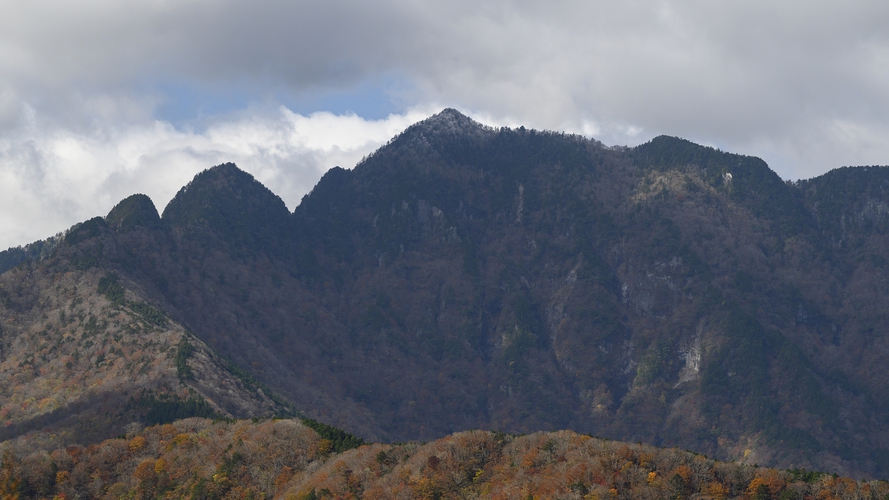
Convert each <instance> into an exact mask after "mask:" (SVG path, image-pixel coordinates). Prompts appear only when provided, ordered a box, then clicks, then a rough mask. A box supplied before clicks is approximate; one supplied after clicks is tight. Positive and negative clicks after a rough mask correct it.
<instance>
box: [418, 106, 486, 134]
mask: <svg viewBox="0 0 889 500" xmlns="http://www.w3.org/2000/svg"><path fill="white" fill-rule="evenodd" d="M411 129H414V130H419V131H422V132H423V133H426V134H429V133H432V134H436V135H459V134H466V133H478V132H483V131H486V130H488V127H486V126H484V125H482V124H481V123H479V122H477V121H475V120H473V119H472V118H470V117H468V116H466V115H464V114H463V113H461V112H459V111H457V110H456V109H454V108H445V109H443V110H442V111H441V112H439V113H437V114H434V115H432V116H430V117H429V118H427V119H425V120H423V121H421V122H419V123H417V124H415V125H414V126H412V127H410V128H409V129H408V130H411Z"/></svg>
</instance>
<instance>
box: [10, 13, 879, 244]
mask: <svg viewBox="0 0 889 500" xmlns="http://www.w3.org/2000/svg"><path fill="white" fill-rule="evenodd" d="M446 106H452V107H456V108H458V109H460V110H461V111H463V112H464V113H466V114H469V115H470V116H473V117H475V118H476V119H478V120H480V121H483V122H485V123H488V124H491V125H508V126H518V125H525V126H527V127H533V128H539V129H551V130H566V131H570V132H576V133H581V134H584V135H587V136H590V137H594V138H596V139H599V140H601V141H602V142H604V143H606V144H625V145H636V144H639V143H642V142H645V141H648V140H649V139H651V138H652V137H655V136H657V135H659V134H669V135H675V136H681V137H685V138H688V139H690V140H693V141H696V142H699V143H703V144H707V145H712V146H715V147H719V148H721V149H723V150H727V151H731V152H737V153H744V154H749V155H755V156H759V157H761V158H763V159H765V160H766V161H767V162H768V163H769V164H770V165H771V167H772V168H773V169H774V170H776V171H777V172H778V174H779V175H781V177H783V178H785V179H799V178H808V177H812V176H815V175H820V174H822V173H824V172H826V171H827V170H830V169H832V168H835V167H839V166H843V165H871V164H881V165H885V164H889V140H886V139H887V138H889V2H885V1H873V2H867V1H860V2H826V1H813V0H808V1H795V0H794V1H789V0H785V1H782V2H774V1H768V2H766V1H758V0H744V1H732V0H726V1H719V0H717V1H714V0H697V1H685V2H669V1H651V0H644V1H643V0H639V1H634V0H623V1H621V2H613V1H607V2H606V1H595V0H582V1H552V0H551V1H549V2H532V1H512V2H507V1H483V0H482V1H480V0H472V1H468V0H467V1H463V0H451V1H448V2H420V1H417V0H375V1H373V2H359V1H354V0H353V1H349V2H347V1H338V0H324V1H299V0H297V1H294V0H282V1H275V0H270V1H263V2H246V1H234V0H128V1H127V2H120V1H117V0H80V1H77V2H58V1H56V0H51V1H50V0H29V1H27V2H24V1H18V0H0V248H6V247H8V246H14V245H19V244H25V243H28V242H30V241H33V240H36V239H39V238H44V237H47V236H49V235H52V234H54V233H56V232H58V231H62V230H64V229H66V228H68V227H69V226H71V225H72V224H74V223H75V222H78V221H82V220H85V219H87V218H90V217H93V216H96V215H105V214H106V213H107V212H108V210H110V209H111V207H113V206H114V204H115V203H116V202H117V201H119V200H120V199H122V198H124V197H125V196H128V195H130V194H133V193H137V192H141V193H146V194H148V195H149V196H150V197H151V198H152V199H153V200H154V202H155V204H156V205H157V207H158V210H159V211H162V210H163V208H164V206H165V205H166V203H167V202H169V200H170V199H171V198H172V196H173V195H174V194H175V193H176V191H177V190H178V189H179V188H180V187H181V186H182V185H184V184H185V183H187V182H188V181H189V180H190V179H191V178H192V177H193V176H194V174H195V173H197V172H199V171H201V170H203V169H205V168H208V167H210V166H213V165H215V164H218V163H222V162H225V161H234V162H236V163H237V164H238V165H239V166H240V167H241V168H243V169H245V170H247V171H249V172H251V173H252V174H254V175H255V176H256V177H257V178H258V179H259V180H260V181H262V182H263V183H264V184H266V185H267V186H268V187H269V188H271V189H272V190H273V191H274V192H276V193H277V194H278V195H280V196H281V197H282V198H283V199H284V201H285V202H286V203H287V206H288V207H289V208H291V209H293V208H294V207H295V206H296V205H297V204H298V203H299V200H300V199H301V198H302V196H303V195H304V194H305V193H306V192H308V191H309V190H310V189H311V188H312V186H313V185H314V184H315V182H316V181H317V180H318V179H319V178H320V176H321V175H322V174H323V172H325V171H326V170H327V169H329V168H331V167H333V166H335V165H341V166H343V167H346V168H350V167H352V166H354V164H355V163H356V162H357V161H358V160H359V159H360V158H361V157H362V156H364V155H365V154H367V153H369V152H371V151H372V150H374V149H375V148H376V147H378V146H379V145H381V144H382V143H385V142H386V140H388V139H389V138H390V137H391V136H393V135H395V134H396V133H398V132H399V131H401V130H402V129H404V128H405V127H406V126H408V125H410V124H411V123H413V122H416V121H418V120H421V119H423V118H425V117H427V116H429V115H431V114H433V113H435V112H437V111H439V110H441V109H442V108H443V107H446Z"/></svg>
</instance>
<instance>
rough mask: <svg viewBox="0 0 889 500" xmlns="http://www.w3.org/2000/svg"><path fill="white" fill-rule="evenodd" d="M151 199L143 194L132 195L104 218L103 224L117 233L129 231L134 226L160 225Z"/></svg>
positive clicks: (158, 216)
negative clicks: (106, 224)
mask: <svg viewBox="0 0 889 500" xmlns="http://www.w3.org/2000/svg"><path fill="white" fill-rule="evenodd" d="M160 221H161V219H160V215H158V213H157V208H155V206H154V203H152V202H151V198H149V197H148V196H146V195H144V194H134V195H132V196H129V197H127V198H125V199H123V200H122V201H121V202H120V203H118V204H117V205H116V206H115V207H114V208H112V209H111V212H109V213H108V215H107V216H106V217H105V222H106V223H108V225H109V226H110V227H111V228H113V229H115V230H117V231H129V230H132V229H135V228H136V226H144V227H154V226H156V225H158V224H160Z"/></svg>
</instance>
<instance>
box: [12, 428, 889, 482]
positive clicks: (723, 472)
mask: <svg viewBox="0 0 889 500" xmlns="http://www.w3.org/2000/svg"><path fill="white" fill-rule="evenodd" d="M4 448H5V449H4ZM0 452H3V457H4V458H3V462H2V464H0V495H3V494H5V493H10V492H18V494H19V498H21V499H23V500H24V499H29V498H50V497H53V496H55V497H56V498H59V496H60V495H64V498H97V499H98V498H108V499H116V498H220V499H227V498H232V499H234V498H288V499H291V498H292V499H299V500H304V499H323V498H330V499H334V498H343V499H345V498H366V499H415V498H428V499H434V498H439V499H450V498H461V499H472V498H491V499H504V500H505V499H514V498H522V499H525V498H530V499H534V498H553V499H555V498H559V499H565V500H570V499H578V500H579V499H607V498H613V499H631V500H638V499H643V498H651V499H660V498H663V499H667V498H702V499H722V498H751V499H758V498H764V499H766V498H776V499H781V500H796V499H799V500H801V499H804V498H807V499H808V498H833V499H838V500H841V499H856V500H859V499H860V500H870V499H874V500H877V499H882V498H884V497H885V496H886V495H889V483H887V482H885V481H879V482H876V481H873V482H858V481H854V480H852V479H849V478H841V477H836V476H831V475H828V474H823V473H814V472H807V471H805V470H799V469H797V470H789V471H779V470H774V469H766V468H757V467H750V466H744V465H739V464H729V463H720V462H717V461H714V460H711V459H709V458H706V457H704V456H701V455H695V454H692V453H689V452H685V451H680V450H676V449H660V448H654V447H651V446H647V445H634V444H626V443H621V442H615V441H604V440H601V439H597V438H591V437H589V436H583V435H579V434H576V433H574V432H570V431H560V432H553V433H544V432H538V433H534V434H531V435H527V436H509V435H506V434H496V433H492V432H484V431H467V432H461V433H458V434H455V435H452V436H448V437H445V438H442V439H439V440H436V441H434V442H431V443H428V444H418V443H408V444H398V445H388V444H374V445H367V446H362V447H360V448H357V449H351V450H348V451H345V452H342V453H335V452H333V451H332V450H331V446H330V441H329V440H325V439H322V438H321V437H320V436H319V435H318V434H317V433H316V432H314V431H312V430H311V429H309V428H308V427H305V426H303V425H302V424H300V423H299V422H296V421H293V420H275V421H263V422H254V423H250V422H244V421H239V422H220V421H216V422H211V421H209V420H203V419H188V420H182V421H178V422H176V423H175V424H172V425H171V424H167V425H163V426H156V427H151V428H148V429H144V430H141V431H139V432H135V433H131V434H129V435H127V436H122V437H121V438H118V439H112V440H108V441H105V442H103V443H100V444H94V445H91V446H88V447H80V446H69V447H67V448H58V449H44V450H34V449H33V447H29V448H27V452H26V453H25V454H19V453H17V452H16V451H15V446H12V445H10V444H7V445H6V446H3V445H0ZM4 498H5V497H4Z"/></svg>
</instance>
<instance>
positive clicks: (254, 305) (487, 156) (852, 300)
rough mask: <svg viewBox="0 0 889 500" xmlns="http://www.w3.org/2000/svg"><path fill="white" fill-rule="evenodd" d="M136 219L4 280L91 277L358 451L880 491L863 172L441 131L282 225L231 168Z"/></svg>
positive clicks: (883, 404) (878, 325)
mask: <svg viewBox="0 0 889 500" xmlns="http://www.w3.org/2000/svg"><path fill="white" fill-rule="evenodd" d="M146 201H148V200H147V199H145V198H144V197H134V198H131V199H128V200H125V201H124V202H122V203H121V205H120V206H119V207H117V208H115V209H114V210H112V212H111V213H110V214H109V216H108V217H107V218H106V219H104V220H103V219H94V220H92V221H87V222H85V223H83V224H82V225H80V226H78V227H76V229H74V230H72V231H70V232H69V233H68V234H67V236H66V237H65V242H64V243H62V244H61V246H60V247H59V249H58V250H56V251H55V254H54V257H52V258H51V259H49V260H44V261H40V260H39V259H37V258H34V259H32V260H30V261H28V262H30V263H26V264H23V265H20V266H19V268H18V269H17V270H15V271H12V273H13V274H11V275H10V274H6V275H4V279H11V278H8V276H13V275H14V276H23V275H22V274H21V273H28V272H30V273H36V272H43V273H51V272H56V273H58V272H62V270H64V269H75V270H76V269H83V270H84V271H82V272H84V273H93V274H92V275H91V276H93V277H92V278H91V279H93V280H94V281H95V280H96V279H99V278H100V277H102V276H104V275H105V273H111V272H113V273H116V274H117V275H118V276H120V280H121V283H125V284H126V288H127V290H128V293H130V292H132V293H136V292H135V291H138V294H139V295H138V296H139V297H141V298H140V299H139V300H142V301H145V302H146V303H150V304H154V305H155V306H156V307H157V308H158V310H163V311H164V312H165V315H166V317H167V318H169V321H170V324H174V323H175V324H179V325H182V326H183V327H184V328H188V329H189V330H190V331H191V332H193V333H194V335H195V337H196V340H195V342H196V344H197V342H198V341H201V342H204V343H206V345H207V346H208V347H207V350H206V351H205V352H207V353H210V352H217V353H219V355H220V356H224V357H227V358H229V359H230V360H231V361H232V362H233V363H234V365H236V366H238V367H241V369H242V370H243V371H242V372H239V373H244V374H249V377H250V380H253V381H256V383H264V384H266V385H267V386H268V387H270V388H271V389H273V390H274V391H275V392H277V393H280V394H281V395H282V396H283V397H285V398H286V399H287V400H288V401H290V402H292V403H293V404H294V405H295V406H296V407H297V408H299V409H300V410H303V411H305V412H306V413H307V414H308V415H309V416H311V417H313V418H317V419H319V420H322V421H325V422H328V423H331V424H334V425H338V426H340V427H343V428H345V429H346V430H348V431H350V432H353V433H356V434H358V435H361V436H362V437H365V438H369V439H374V440H408V439H420V440H431V439H434V438H437V437H440V436H443V435H446V434H449V433H452V432H455V431H459V430H465V429H472V428H482V429H501V430H505V431H508V432H533V431H538V430H555V429H561V428H567V429H572V430H575V431H580V432H586V433H590V434H595V435H599V436H603V437H609V438H617V439H622V440H628V441H644V442H648V443H652V444H657V445H663V446H679V447H682V448H686V449H691V450H694V451H698V452H702V453H707V454H709V455H711V456H715V457H719V458H723V459H738V460H744V461H747V462H751V463H754V462H755V463H759V464H768V465H774V466H780V467H789V466H791V465H793V466H796V467H809V468H813V467H815V468H820V469H827V470H831V471H837V472H850V473H856V474H875V475H880V474H881V475H885V474H887V473H889V435H886V434H885V433H883V432H882V431H881V430H880V429H883V428H885V426H886V424H887V423H889V421H887V420H889V417H887V415H889V411H887V410H889V396H887V395H889V391H887V389H889V387H886V386H887V384H889V363H887V359H886V358H887V355H889V345H887V337H886V336H885V335H883V333H884V332H885V331H886V329H887V327H889V322H887V318H886V316H885V314H884V311H886V310H887V309H889V303H887V302H889V294H887V293H886V292H887V290H886V288H887V283H889V281H887V280H886V263H887V262H889V245H887V241H886V240H887V230H889V208H887V207H889V169H887V168H881V167H867V168H851V169H839V170H836V171H833V172H830V173H828V174H826V175H825V176H822V177H819V178H816V179H812V180H808V181H803V182H799V183H795V184H791V183H786V182H784V181H782V180H781V179H780V178H779V177H778V176H777V175H776V174H775V173H774V172H772V171H771V170H770V169H769V168H768V166H767V165H766V164H765V163H764V162H763V161H762V160H759V159H757V158H752V157H746V156H739V155H732V154H728V153H724V152H720V151H717V150H714V149H711V148H705V147H701V146H698V145H695V144H692V143H690V142H688V141H684V140H681V139H676V138H671V137H658V138H656V139H654V140H652V141H651V142H649V143H646V144H644V145H642V146H639V147H636V148H630V149H628V148H606V147H604V146H603V145H602V144H600V143H598V142H595V141H590V140H588V139H584V138H582V137H577V136H570V135H565V134H559V133H552V132H538V131H533V130H526V129H524V128H520V129H514V130H513V129H497V130H495V129H491V128H488V127H484V126H482V125H480V124H478V123H475V122H473V121H472V120H470V119H469V118H467V117H465V116H463V115H461V114H460V113H458V112H456V111H454V110H445V111H443V112H442V113H440V114H439V115H436V116H434V117H432V118H430V119H428V120H426V121H424V122H420V123H418V124H416V125H414V126H412V127H410V128H408V129H407V130H406V131H404V132H403V133H402V134H400V135H399V136H397V137H395V138H394V139H393V140H392V141H390V143H389V144H387V145H386V146H384V147H383V148H381V149H380V150H378V151H377V152H375V153H374V154H373V155H371V156H370V157H368V158H367V159H365V160H364V161H363V162H362V163H360V164H359V165H357V166H356V167H355V168H354V169H353V170H344V169H341V168H334V169H332V170H331V171H329V172H328V173H327V174H325V175H324V177H323V178H322V179H321V180H320V182H319V183H318V185H317V186H316V187H315V188H314V190H313V191H312V192H311V193H310V194H309V195H307V196H306V197H305V198H304V199H303V200H302V202H301V203H300V205H299V206H298V207H297V208H296V210H295V211H294V212H293V213H288V212H287V210H286V208H285V207H284V204H283V202H282V201H281V200H280V199H279V198H278V197H277V196H275V195H274V194H273V193H271V192H270V191H268V190H267V189H266V188H265V187H263V186H262V185H260V184H259V183H258V182H256V181H255V180H254V179H253V178H252V177H251V176H250V175H249V174H246V173H244V172H241V171H240V170H238V169H237V168H236V167H235V166H234V165H231V164H226V165H221V166H218V167H214V168H212V169H209V170H207V171H205V172H204V173H202V174H199V175H198V176H197V177H195V179H194V180H193V181H192V182H191V183H190V184H189V185H188V186H187V187H185V188H183V190H182V191H180V193H179V194H178V195H177V196H176V198H175V199H174V200H173V201H172V202H171V203H170V204H169V205H168V206H167V208H166V209H165V210H164V212H163V216H162V217H161V218H160V220H159V222H158V221H157V220H156V219H154V217H152V213H154V214H156V211H153V210H152V209H153V206H151V207H150V208H149V205H150V201H149V203H146ZM52 259H55V260H52ZM49 262H51V263H49ZM52 266H56V267H52ZM65 266H67V267H65ZM50 269H53V271H50ZM15 273H19V274H15ZM15 279H16V280H19V281H18V282H19V283H21V286H20V288H21V289H22V290H24V289H25V288H27V287H26V285H25V283H27V280H26V279H25V278H15ZM16 300H19V299H18V298H16ZM22 300H23V299H22ZM28 304H30V305H29V306H28V307H30V308H31V309H29V310H33V311H34V313H33V314H35V315H37V316H38V317H39V316H40V315H41V314H43V311H44V310H45V304H42V303H41V302H40V301H39V300H37V299H34V300H33V301H31V302H29V303H28ZM17 307H19V306H17ZM20 307H25V306H20ZM41 321H43V322H44V323H45V322H46V320H41ZM4 328H6V327H5V326H4ZM41 328H42V327H41ZM4 332H6V331H5V330H4ZM4 338H5V339H8V338H13V337H11V336H10V335H9V334H8V333H4ZM169 342H174V339H172V338H171V339H170V340H169ZM169 342H168V343H169ZM170 345H172V344H170ZM167 349H168V348H167ZM202 352H204V351H202ZM22 355H24V354H21V353H20V354H16V356H22ZM208 356H209V355H208ZM4 359H6V358H4ZM194 359H197V358H194ZM219 359H222V358H221V357H220V358H219ZM18 361H21V360H18ZM18 361H16V362H18ZM214 373H223V371H216V372H214ZM214 386H216V387H221V383H215V384H214ZM192 387H193V388H195V389H194V390H203V389H200V387H199V384H197V383H194V384H192ZM217 393H220V391H217ZM202 394H204V395H205V397H206V398H207V399H213V400H214V401H215V400H216V399H215V398H217V396H211V395H210V392H208V391H204V392H202ZM248 406H249V405H248ZM244 412H245V413H247V411H246V410H244Z"/></svg>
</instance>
